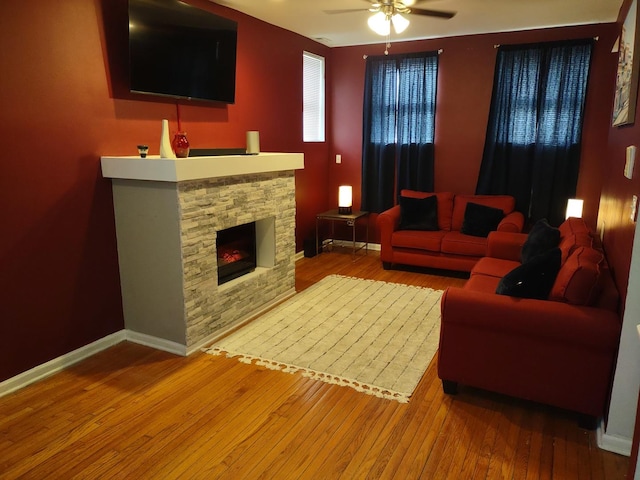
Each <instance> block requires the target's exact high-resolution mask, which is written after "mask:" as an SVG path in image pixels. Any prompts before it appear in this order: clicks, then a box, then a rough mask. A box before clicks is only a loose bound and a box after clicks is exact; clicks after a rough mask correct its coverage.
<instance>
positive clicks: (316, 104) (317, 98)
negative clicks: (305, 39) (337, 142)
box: [302, 52, 325, 142]
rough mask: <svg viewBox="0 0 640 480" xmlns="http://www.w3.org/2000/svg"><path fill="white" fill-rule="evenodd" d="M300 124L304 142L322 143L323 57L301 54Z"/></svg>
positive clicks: (323, 101)
mask: <svg viewBox="0 0 640 480" xmlns="http://www.w3.org/2000/svg"><path fill="white" fill-rule="evenodd" d="M302 96H303V107H302V123H303V140H304V141H305V142H324V103H325V100H324V57H320V56H318V55H314V54H313V53H309V52H303V54H302Z"/></svg>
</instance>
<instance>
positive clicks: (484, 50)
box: [329, 24, 618, 241]
mask: <svg viewBox="0 0 640 480" xmlns="http://www.w3.org/2000/svg"><path fill="white" fill-rule="evenodd" d="M617 34H618V28H617V26H616V25H614V24H603V25H591V26H583V27H567V28H556V29H545V30H536V31H526V32H513V33H500V34H490V35H473V36H462V37H451V38H440V39H433V40H424V41H416V42H406V43H401V44H393V45H392V46H391V49H390V53H401V52H413V51H423V50H439V49H442V54H441V55H440V59H439V69H438V72H439V73H438V95H437V102H438V103H437V106H436V150H435V152H436V164H435V189H436V190H439V191H445V190H447V191H452V192H456V193H474V192H475V187H476V180H477V176H478V172H479V171H480V163H481V161H482V152H483V148H484V138H485V133H486V128H487V118H488V115H489V106H490V102H491V90H492V86H493V73H494V65H495V57H496V51H497V50H496V48H494V46H495V45H496V44H515V43H530V42H541V41H552V40H561V39H569V38H585V37H596V36H597V37H599V40H598V42H596V46H595V50H594V55H593V63H592V70H591V76H590V80H589V91H588V97H587V107H586V114H585V121H584V133H583V138H584V149H583V156H582V163H581V171H580V178H579V181H578V195H580V196H582V197H583V198H584V199H585V218H586V220H587V221H588V222H589V223H590V224H591V225H592V226H594V227H595V224H596V218H597V215H598V201H599V194H600V188H601V186H602V179H603V169H605V168H606V167H605V166H604V165H603V163H602V161H601V160H602V157H603V156H604V155H605V154H606V151H607V135H608V130H609V128H608V125H609V123H610V122H609V119H610V111H611V104H612V98H613V97H612V95H613V84H612V82H613V81H614V78H615V63H616V55H615V54H612V53H611V46H612V45H613V43H614V42H615V39H616V37H617ZM383 51H384V45H383V44H382V43H380V44H379V45H367V46H358V47H344V48H334V49H332V51H331V64H332V72H333V74H332V85H333V97H332V99H333V105H334V107H333V115H332V117H331V126H332V131H333V143H332V145H331V152H330V153H331V156H333V155H335V154H336V153H340V154H342V164H340V165H338V164H335V162H330V177H329V179H330V180H329V181H330V186H329V190H330V191H334V190H335V191H337V186H338V185H340V184H343V183H346V184H352V185H353V186H354V206H356V207H359V205H360V183H361V172H360V165H361V157H360V155H361V150H362V145H361V142H362V140H361V139H362V98H363V89H364V70H365V61H364V59H363V56H364V55H380V54H382V52H383ZM374 225H375V221H374V220H373V219H372V221H371V226H372V227H373V226H374ZM377 239H378V237H377V232H376V233H375V234H372V240H374V241H377Z"/></svg>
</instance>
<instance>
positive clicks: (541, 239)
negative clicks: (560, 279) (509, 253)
mask: <svg viewBox="0 0 640 480" xmlns="http://www.w3.org/2000/svg"><path fill="white" fill-rule="evenodd" d="M558 243H560V230H559V229H557V228H555V227H552V226H551V225H549V222H547V219H546V218H543V219H542V220H538V221H537V222H536V223H535V225H534V226H533V227H532V228H531V231H530V232H529V235H528V236H527V240H526V241H525V242H524V245H522V253H521V257H520V259H521V261H522V263H527V261H528V260H530V259H532V258H533V257H535V256H536V255H540V254H541V253H544V252H546V251H547V250H550V249H552V248H554V247H557V246H558Z"/></svg>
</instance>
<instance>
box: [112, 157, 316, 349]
mask: <svg viewBox="0 0 640 480" xmlns="http://www.w3.org/2000/svg"><path fill="white" fill-rule="evenodd" d="M271 155H281V156H283V157H284V163H283V162H282V161H281V160H280V159H277V158H276V159H273V158H269V156H271ZM263 156H266V157H267V158H259V157H263ZM122 158H123V157H103V159H102V161H103V175H104V176H106V177H110V178H112V187H113V196H114V210H115V217H116V231H117V236H118V257H119V264H120V277H121V290H122V300H123V310H124V316H125V328H126V330H127V332H130V336H131V337H132V339H133V341H138V342H139V343H146V344H150V345H151V346H155V347H156V348H161V349H164V350H168V351H173V352H175V353H181V354H188V353H190V352H192V351H195V350H197V349H199V348H200V347H202V346H204V345H206V344H207V343H210V342H211V341H213V340H215V339H216V338H217V337H219V336H221V335H223V334H224V333H226V332H228V331H229V330H231V329H233V328H235V327H237V326H238V325H239V324H241V323H243V322H244V321H246V320H248V319H250V318H251V317H252V316H255V315H256V314H258V313H260V312H261V311H263V310H265V309H267V308H269V307H270V306H271V305H273V304H275V303H277V302H278V301H280V300H282V299H284V298H286V297H288V296H290V295H292V294H293V293H294V292H295V175H294V173H295V169H297V168H302V167H303V159H302V155H301V154H262V153H261V154H260V155H257V156H252V157H246V156H231V158H230V159H229V158H227V157H197V158H195V157H194V158H193V159H191V158H188V159H178V160H170V159H157V160H153V159H151V160H145V159H139V158H135V157H128V160H129V162H130V163H123V162H124V161H123V160H122ZM270 159H273V160H275V165H271V166H269V164H268V163H266V162H268V161H269V160H270ZM110 160H113V162H112V163H110ZM203 161H204V162H206V161H209V162H211V163H213V164H215V165H216V166H217V167H219V168H214V169H213V170H209V169H203V168H202V166H203V163H202V162H203ZM156 162H157V163H156ZM162 162H165V163H167V162H174V163H175V168H176V169H179V168H183V169H184V171H180V170H176V171H174V172H171V173H170V174H167V173H166V172H165V171H164V170H161V167H162V164H161V163H162ZM227 162H229V163H227ZM242 162H245V163H244V164H243V163H242ZM188 163H191V165H192V167H193V168H191V169H188V168H186V167H188V166H189V165H187V164H188ZM234 164H236V165H238V166H237V167H233V165H234ZM248 164H249V165H248ZM252 165H253V166H252ZM165 166H166V165H165ZM120 167H122V168H125V170H126V171H125V172H124V173H123V172H122V171H120V170H122V168H120ZM142 167H144V168H157V169H158V168H159V169H160V170H158V171H157V172H156V173H153V174H151V173H149V172H147V173H146V174H145V175H146V176H148V177H154V179H142V180H140V179H137V178H128V177H133V176H135V177H140V176H144V175H141V173H140V168H142ZM238 168H240V169H241V172H240V173H239V174H237V172H236V171H235V170H237V169H238ZM114 169H115V170H114ZM234 169H235V170H234ZM220 170H222V174H220ZM244 170H255V171H253V172H251V171H248V172H247V173H245V172H244ZM263 170H266V171H263ZM185 172H186V173H185ZM166 176H169V177H170V178H172V177H177V178H176V179H175V180H173V178H172V179H171V180H164V177H166ZM123 177H124V178H123ZM158 177H159V178H158ZM192 177H196V178H192ZM199 177H203V178H199ZM247 224H253V225H254V230H255V251H256V252H255V264H256V265H255V269H254V270H253V271H251V272H246V273H245V274H244V275H242V276H240V277H238V278H234V279H231V280H230V281H227V282H225V283H223V284H220V285H219V284H218V268H219V266H218V265H219V262H218V256H219V255H218V253H219V252H218V251H217V239H218V234H219V232H223V231H225V230H228V229H231V228H234V227H238V226H242V225H247Z"/></svg>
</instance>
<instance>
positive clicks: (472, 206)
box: [460, 202, 504, 237]
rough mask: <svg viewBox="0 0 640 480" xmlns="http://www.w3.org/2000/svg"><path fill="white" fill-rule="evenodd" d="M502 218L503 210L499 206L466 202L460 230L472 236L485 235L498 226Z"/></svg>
mask: <svg viewBox="0 0 640 480" xmlns="http://www.w3.org/2000/svg"><path fill="white" fill-rule="evenodd" d="M503 218H504V212H503V211H502V209H500V208H495V207H490V206H488V205H482V204H480V203H474V202H468V203H467V208H466V209H465V212H464V221H463V222H462V228H461V229H460V232H462V233H464V234H465V235H473V236H474V237H486V236H488V235H489V233H491V232H493V231H495V230H496V229H497V228H498V224H499V223H500V221H501V220H502V219H503Z"/></svg>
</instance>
